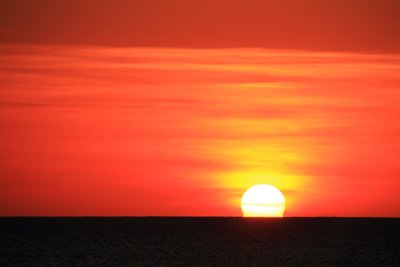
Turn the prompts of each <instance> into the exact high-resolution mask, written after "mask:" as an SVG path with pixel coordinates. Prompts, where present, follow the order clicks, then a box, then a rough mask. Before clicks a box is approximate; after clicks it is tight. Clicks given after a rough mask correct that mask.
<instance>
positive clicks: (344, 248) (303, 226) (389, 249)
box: [0, 217, 400, 266]
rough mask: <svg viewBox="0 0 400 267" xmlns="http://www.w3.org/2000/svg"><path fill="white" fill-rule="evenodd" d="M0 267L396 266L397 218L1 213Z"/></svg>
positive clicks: (399, 253) (399, 251)
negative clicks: (37, 215) (27, 214)
mask: <svg viewBox="0 0 400 267" xmlns="http://www.w3.org/2000/svg"><path fill="white" fill-rule="evenodd" d="M0 242H1V246H0V266H400V219H396V218H280V219H272V218H267V219H263V218H219V217H210V218H206V217H188V218H185V217H183V218H181V217H82V218H75V217H25V218H24V217H15V218H14V217H8V218H7V217H3V218H0Z"/></svg>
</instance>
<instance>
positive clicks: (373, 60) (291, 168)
mask: <svg viewBox="0 0 400 267" xmlns="http://www.w3.org/2000/svg"><path fill="white" fill-rule="evenodd" d="M0 51H1V54H0V56H1V63H0V68H1V70H2V71H1V74H0V81H1V84H2V90H1V92H0V99H1V101H0V105H1V109H0V127H1V129H2V130H1V135H0V136H1V139H0V157H1V161H0V162H1V163H0V173H1V176H0V179H1V180H0V182H1V187H0V211H1V214H2V215H217V216H219V215H221V216H240V214H241V212H240V206H239V203H240V197H241V194H242V193H243V192H244V191H245V189H246V188H248V187H250V186H252V185H254V184H257V183H271V184H273V185H275V186H277V187H278V188H280V189H281V190H282V191H283V193H284V194H285V196H286V198H287V209H286V216H399V215H400V209H399V205H398V203H399V201H400V198H399V194H398V192H399V189H400V181H399V177H398V175H399V164H398V163H399V162H400V156H399V155H400V153H399V152H400V142H399V141H400V139H399V133H400V126H399V124H398V118H399V117H400V107H399V100H400V93H399V91H398V89H399V88H398V85H399V82H400V77H399V75H398V73H399V71H400V65H399V60H400V56H397V55H377V54H355V53H338V52H335V53H334V52H331V53H317V52H302V51H288V50H267V49H209V50H196V49H162V48H93V47H77V46H43V45H41V46H23V45H22V46H17V45H9V46H7V45H3V46H1V48H0Z"/></svg>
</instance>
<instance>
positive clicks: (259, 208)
mask: <svg viewBox="0 0 400 267" xmlns="http://www.w3.org/2000/svg"><path fill="white" fill-rule="evenodd" d="M284 211H285V197H284V196H283V194H282V193H281V191H279V189H278V188H276V187H274V186H272V185H267V184H259V185H255V186H253V187H251V188H249V189H248V190H247V191H246V192H245V193H244V194H243V197H242V212H243V216H244V217H283V213H284Z"/></svg>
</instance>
